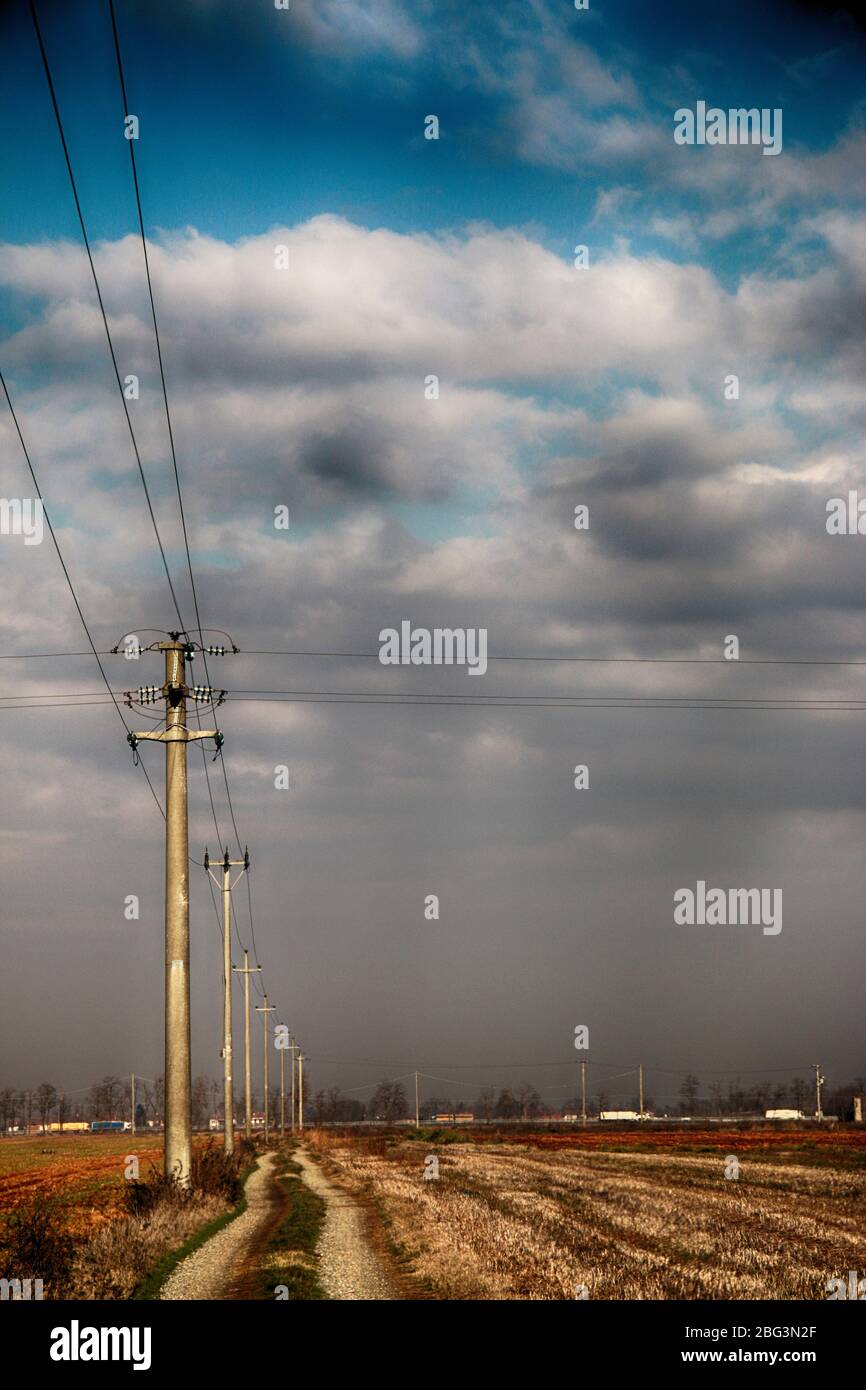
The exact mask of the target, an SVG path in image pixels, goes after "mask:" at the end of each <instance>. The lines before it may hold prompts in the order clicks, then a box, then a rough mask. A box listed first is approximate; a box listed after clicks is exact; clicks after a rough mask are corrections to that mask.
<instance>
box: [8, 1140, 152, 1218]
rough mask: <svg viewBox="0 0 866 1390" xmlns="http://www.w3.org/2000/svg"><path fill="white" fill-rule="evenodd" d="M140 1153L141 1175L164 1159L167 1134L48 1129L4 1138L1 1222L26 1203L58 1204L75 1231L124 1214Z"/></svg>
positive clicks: (58, 1207)
mask: <svg viewBox="0 0 866 1390" xmlns="http://www.w3.org/2000/svg"><path fill="white" fill-rule="evenodd" d="M129 1154H136V1155H138V1158H139V1162H140V1167H141V1175H142V1177H143V1176H144V1175H145V1172H146V1171H147V1169H148V1167H149V1166H150V1164H151V1163H152V1162H156V1163H160V1162H161V1160H162V1136H161V1135H152V1134H137V1135H135V1137H134V1138H133V1136H132V1135H131V1134H99V1135H88V1134H66V1135H60V1134H46V1135H45V1136H41V1135H37V1136H30V1137H29V1138H26V1139H25V1138H21V1139H15V1138H13V1139H4V1140H3V1141H2V1142H0V1223H2V1222H3V1220H4V1219H5V1218H6V1217H8V1216H9V1215H10V1213H11V1212H13V1211H16V1210H18V1209H20V1208H22V1207H30V1206H32V1205H34V1204H35V1203H38V1204H39V1205H40V1206H42V1205H44V1204H45V1203H46V1202H50V1203H51V1204H52V1205H55V1206H56V1208H57V1210H58V1212H59V1214H60V1215H61V1216H62V1218H63V1224H64V1226H65V1227H66V1229H67V1230H69V1232H70V1234H72V1235H74V1236H79V1235H84V1234H88V1233H89V1232H90V1231H92V1230H94V1229H95V1228H96V1227H98V1226H100V1225H104V1224H105V1223H106V1222H107V1221H110V1220H111V1219H112V1218H113V1217H115V1216H116V1215H118V1214H119V1212H120V1210H121V1208H122V1205H123V1198H124V1177H123V1173H124V1167H125V1164H126V1158H127V1155H129Z"/></svg>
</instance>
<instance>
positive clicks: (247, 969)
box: [234, 950, 262, 1139]
mask: <svg viewBox="0 0 866 1390" xmlns="http://www.w3.org/2000/svg"><path fill="white" fill-rule="evenodd" d="M249 959H250V953H249V951H246V950H245V951H244V963H243V966H240V965H236V966H234V970H235V973H236V974H237V975H243V977H244V1092H245V1102H244V1133H245V1134H246V1136H247V1138H248V1139H249V1138H250V1137H251V1135H252V1132H253V1088H252V1071H251V1067H250V975H255V973H256V972H257V971H259V970H261V968H262V967H261V966H260V965H250V963H249Z"/></svg>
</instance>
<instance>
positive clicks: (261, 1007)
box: [256, 995, 277, 1143]
mask: <svg viewBox="0 0 866 1390" xmlns="http://www.w3.org/2000/svg"><path fill="white" fill-rule="evenodd" d="M276 1012H277V1006H276V1004H271V1006H270V1008H269V1007H268V996H267V995H265V1002H264V1004H257V1005H256V1013H257V1014H261V1016H262V1023H263V1024H264V1042H265V1143H267V1142H268V1127H269V1120H268V1111H269V1110H270V1103H269V1102H270V1096H269V1094H268V1061H269V1051H268V1014H275V1013H276Z"/></svg>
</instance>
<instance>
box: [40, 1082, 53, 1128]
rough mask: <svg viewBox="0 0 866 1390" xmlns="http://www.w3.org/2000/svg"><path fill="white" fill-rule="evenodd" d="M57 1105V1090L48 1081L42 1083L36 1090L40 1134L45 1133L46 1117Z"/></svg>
mask: <svg viewBox="0 0 866 1390" xmlns="http://www.w3.org/2000/svg"><path fill="white" fill-rule="evenodd" d="M56 1104H57V1090H56V1088H55V1087H54V1086H52V1085H51V1082H50V1081H43V1082H42V1085H41V1086H39V1087H37V1090H36V1109H37V1110H38V1111H39V1118H40V1120H41V1121H42V1133H43V1134H44V1133H45V1125H46V1123H47V1120H48V1116H49V1115H50V1114H51V1111H52V1110H53V1109H54V1107H55V1105H56Z"/></svg>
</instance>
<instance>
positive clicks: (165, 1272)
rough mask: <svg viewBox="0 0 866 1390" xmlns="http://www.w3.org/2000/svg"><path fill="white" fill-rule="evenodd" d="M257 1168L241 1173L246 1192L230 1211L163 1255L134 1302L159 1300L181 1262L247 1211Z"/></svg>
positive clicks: (139, 1287)
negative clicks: (249, 1181)
mask: <svg viewBox="0 0 866 1390" xmlns="http://www.w3.org/2000/svg"><path fill="white" fill-rule="evenodd" d="M255 1166H256V1165H255V1164H254V1163H251V1164H250V1166H249V1167H248V1168H245V1169H244V1171H243V1172H242V1173H241V1183H242V1185H243V1187H244V1191H243V1192H242V1193H241V1196H240V1199H239V1201H238V1202H237V1203H236V1204H235V1205H234V1206H233V1207H232V1208H231V1209H230V1210H229V1211H226V1212H223V1213H222V1215H221V1216H217V1217H215V1218H214V1220H213V1221H208V1222H207V1223H206V1224H205V1225H204V1226H201V1227H200V1228H199V1230H197V1231H196V1232H195V1233H194V1234H193V1235H191V1236H190V1237H189V1239H188V1240H185V1241H184V1242H183V1244H182V1245H179V1246H178V1247H177V1249H176V1250H170V1251H168V1253H167V1254H165V1255H163V1256H162V1258H161V1259H160V1260H158V1261H157V1263H156V1264H155V1265H154V1267H153V1269H152V1270H151V1271H150V1273H149V1274H148V1275H147V1276H146V1278H144V1279H143V1280H142V1282H141V1283H140V1284H139V1286H138V1288H137V1289H136V1290H135V1293H134V1294H133V1295H132V1300H133V1301H135V1302H138V1301H141V1300H154V1299H158V1298H159V1293H160V1289H161V1288H162V1286H163V1284H164V1283H165V1281H166V1280H167V1279H168V1277H169V1275H170V1274H172V1273H173V1272H174V1270H175V1269H176V1268H177V1266H178V1265H179V1264H180V1262H181V1260H185V1259H186V1257H187V1255H192V1254H193V1252H194V1251H196V1250H198V1249H200V1248H201V1246H202V1245H204V1243H205V1241H208V1240H210V1238H211V1236H215V1235H216V1233H217V1231H221V1230H222V1228H223V1227H224V1226H228V1224H229V1222H231V1221H234V1220H235V1218H236V1217H238V1216H240V1215H241V1214H242V1213H243V1212H245V1211H246V1209H247V1196H246V1181H247V1178H248V1177H249V1176H250V1174H251V1173H252V1172H253V1171H254V1169H255Z"/></svg>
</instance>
